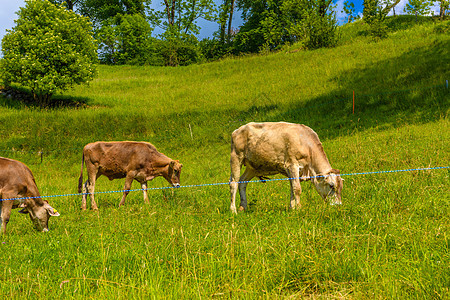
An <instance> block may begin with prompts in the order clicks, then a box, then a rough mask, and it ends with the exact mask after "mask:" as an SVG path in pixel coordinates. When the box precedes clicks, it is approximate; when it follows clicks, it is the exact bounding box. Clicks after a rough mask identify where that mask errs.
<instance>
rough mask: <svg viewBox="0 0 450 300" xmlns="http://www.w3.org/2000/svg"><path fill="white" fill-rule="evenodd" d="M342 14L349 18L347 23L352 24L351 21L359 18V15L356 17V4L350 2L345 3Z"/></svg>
mask: <svg viewBox="0 0 450 300" xmlns="http://www.w3.org/2000/svg"><path fill="white" fill-rule="evenodd" d="M342 12H343V13H345V14H346V15H347V16H348V17H347V23H350V22H351V21H353V20H356V19H358V18H359V16H358V15H355V4H353V2H350V1H348V0H347V1H345V2H344V7H343V9H342Z"/></svg>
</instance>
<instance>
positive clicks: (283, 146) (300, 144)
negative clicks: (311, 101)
mask: <svg viewBox="0 0 450 300" xmlns="http://www.w3.org/2000/svg"><path fill="white" fill-rule="evenodd" d="M232 147H233V148H234V150H235V151H236V152H237V153H239V154H241V155H243V156H244V163H245V164H246V165H247V164H251V165H253V167H254V168H261V167H263V166H264V164H266V165H267V164H269V165H273V166H269V168H273V167H275V165H277V166H280V167H282V166H283V165H285V164H286V163H289V162H290V161H292V160H302V159H307V160H309V159H310V154H311V153H313V152H317V151H319V152H323V148H322V144H321V143H320V140H319V138H318V136H317V134H316V133H315V132H314V131H313V130H312V129H311V128H309V127H308V126H305V125H301V124H293V123H286V122H276V123H275V122H273V123H272V122H267V123H248V124H246V125H243V126H241V127H240V128H238V129H236V130H235V131H234V132H233V134H232ZM277 168H278V167H277Z"/></svg>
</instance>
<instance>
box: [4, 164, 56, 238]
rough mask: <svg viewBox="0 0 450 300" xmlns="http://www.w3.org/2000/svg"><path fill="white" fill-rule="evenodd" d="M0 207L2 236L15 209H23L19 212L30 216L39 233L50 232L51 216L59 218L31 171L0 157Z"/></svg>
mask: <svg viewBox="0 0 450 300" xmlns="http://www.w3.org/2000/svg"><path fill="white" fill-rule="evenodd" d="M17 198H30V199H17ZM7 199H14V200H7ZM0 207H1V217H0V218H1V223H2V225H1V230H0V233H2V234H4V233H6V225H7V224H8V222H9V218H10V215H11V209H13V208H18V207H23V209H22V210H20V211H19V212H21V213H24V214H29V215H30V218H31V221H32V222H33V224H34V227H35V228H36V229H37V230H39V231H48V219H49V218H50V216H56V217H57V216H59V213H58V212H57V211H56V209H54V208H53V207H51V206H50V205H49V204H48V202H47V201H45V200H42V198H41V195H40V194H39V190H38V188H37V186H36V182H35V180H34V177H33V174H32V173H31V170H30V169H29V168H28V167H27V166H26V165H24V164H23V163H21V162H20V161H17V160H13V159H9V158H4V157H0Z"/></svg>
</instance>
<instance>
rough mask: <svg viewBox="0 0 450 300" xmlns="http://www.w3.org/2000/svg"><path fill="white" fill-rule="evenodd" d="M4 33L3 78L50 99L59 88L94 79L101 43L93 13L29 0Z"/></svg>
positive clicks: (0, 73) (40, 99)
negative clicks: (90, 18)
mask: <svg viewBox="0 0 450 300" xmlns="http://www.w3.org/2000/svg"><path fill="white" fill-rule="evenodd" d="M25 3H26V4H25V7H24V8H21V9H20V11H19V12H18V13H17V14H18V16H19V18H18V19H17V20H16V21H15V22H16V26H15V27H14V28H13V29H12V30H8V31H7V33H6V35H5V36H4V37H3V39H2V52H3V59H2V60H1V61H0V78H1V79H2V80H3V82H4V84H5V85H6V86H10V85H11V84H13V83H15V84H17V85H18V86H20V87H25V88H29V89H31V92H32V93H33V97H34V100H35V101H36V102H37V103H38V104H39V105H46V104H47V103H48V101H49V100H50V98H51V96H52V95H53V94H54V93H55V92H56V91H58V90H66V89H68V88H70V87H72V86H73V85H75V84H81V83H85V82H87V81H90V80H92V79H94V77H95V75H96V68H95V64H94V62H95V61H96V58H97V53H96V50H97V47H96V44H95V41H94V39H93V37H92V27H91V24H90V23H89V22H88V19H87V18H85V17H82V16H80V15H77V14H76V13H74V12H72V11H69V10H66V9H65V8H63V7H62V6H59V7H58V6H55V5H54V4H52V3H50V2H49V1H44V0H34V1H31V0H29V1H25Z"/></svg>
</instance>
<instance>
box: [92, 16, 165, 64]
mask: <svg viewBox="0 0 450 300" xmlns="http://www.w3.org/2000/svg"><path fill="white" fill-rule="evenodd" d="M151 33H152V28H151V27H150V24H149V23H148V22H147V21H146V20H145V18H144V17H143V16H142V15H141V14H134V15H122V14H117V15H116V16H115V17H113V18H109V19H108V20H106V21H104V22H102V26H101V27H100V28H99V29H98V30H97V32H96V38H97V40H98V41H99V56H100V60H101V61H102V62H104V63H108V64H140V65H142V64H147V63H152V62H154V56H155V49H154V38H152V37H151ZM159 64H161V63H159Z"/></svg>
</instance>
